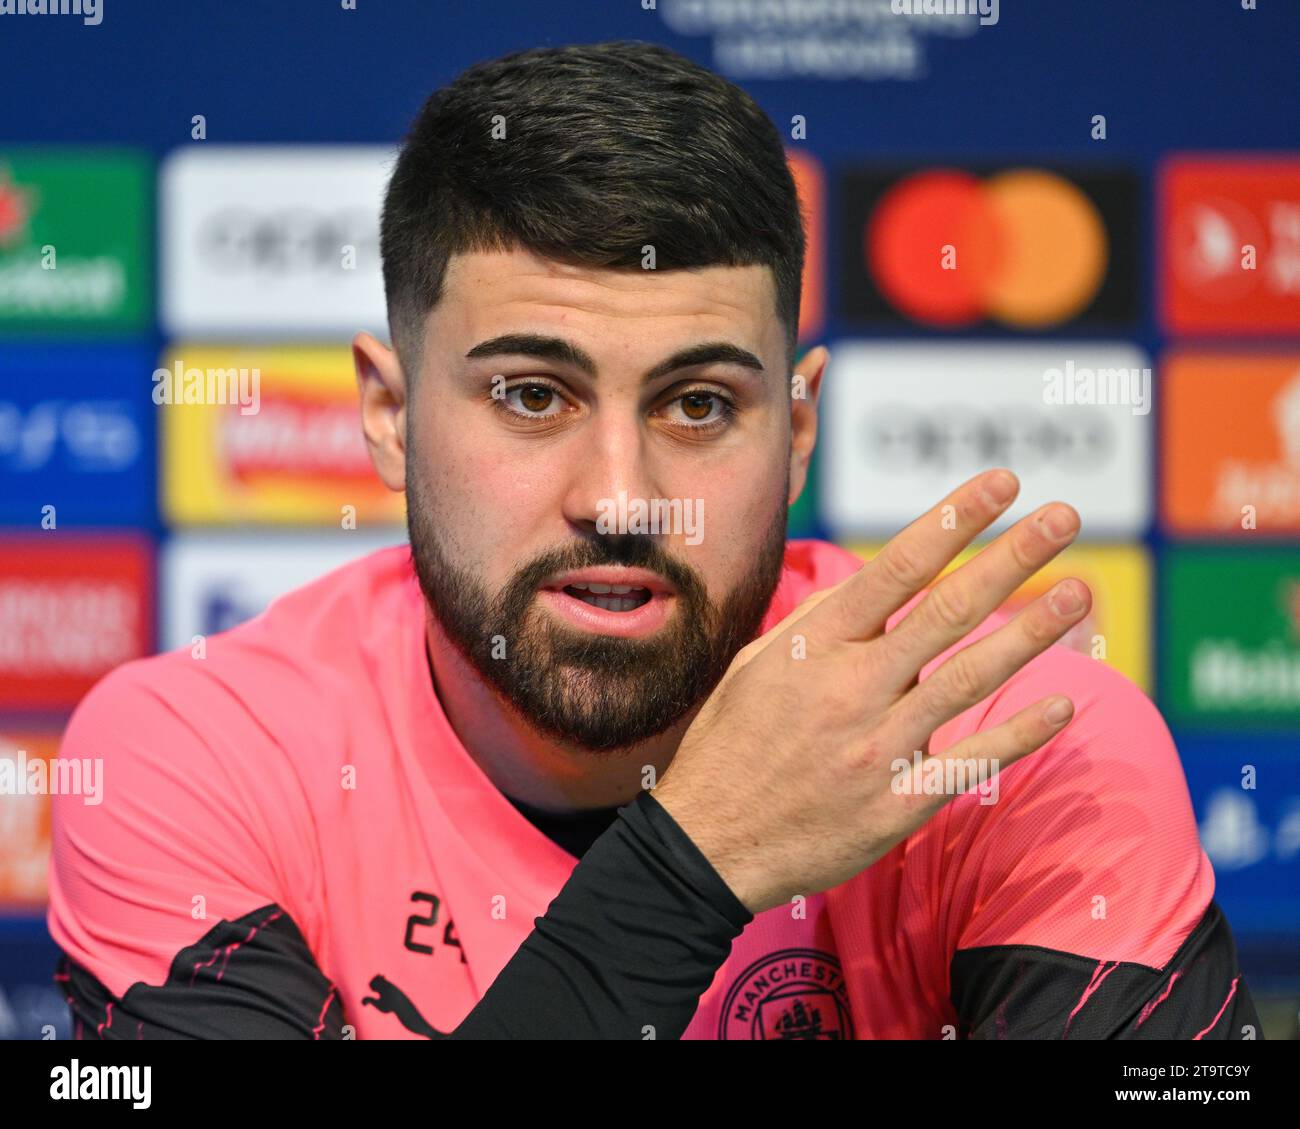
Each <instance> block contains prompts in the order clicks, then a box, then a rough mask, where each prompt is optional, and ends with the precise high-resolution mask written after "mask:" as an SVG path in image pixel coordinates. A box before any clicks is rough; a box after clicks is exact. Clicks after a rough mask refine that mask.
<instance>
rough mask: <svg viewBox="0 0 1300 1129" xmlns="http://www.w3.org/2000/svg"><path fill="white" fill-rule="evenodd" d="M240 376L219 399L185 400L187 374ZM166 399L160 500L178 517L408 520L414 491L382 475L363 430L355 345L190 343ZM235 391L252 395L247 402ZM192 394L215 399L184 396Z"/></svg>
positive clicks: (177, 360)
mask: <svg viewBox="0 0 1300 1129" xmlns="http://www.w3.org/2000/svg"><path fill="white" fill-rule="evenodd" d="M178 372H179V373H182V374H213V373H216V374H226V375H227V376H228V375H229V374H231V373H235V374H238V379H231V380H217V381H214V382H211V383H210V384H209V385H208V387H210V388H215V389H216V390H218V391H220V390H222V389H226V390H228V391H230V392H232V395H231V396H230V397H228V398H227V402H224V403H221V402H211V400H212V397H210V396H205V395H203V394H202V391H203V388H202V385H203V382H202V381H197V382H194V383H188V382H187V383H186V385H185V387H186V390H187V391H192V390H196V389H197V390H198V391H199V393H200V394H199V395H196V396H194V397H192V398H190V397H177V396H176V395H175V393H176V390H177V388H178V387H179V386H180V385H179V384H178V383H177V382H176V380H175V377H176V374H177V373H178ZM155 375H156V376H159V377H160V379H159V380H158V381H157V383H156V384H155V389H156V390H158V391H159V392H160V398H162V396H161V393H162V392H163V391H165V390H166V389H167V387H168V382H169V381H170V388H171V392H172V395H171V396H170V399H171V401H172V402H170V403H163V404H162V405H160V407H159V409H158V410H159V413H160V416H161V419H160V422H159V444H160V448H161V473H162V504H163V512H164V514H165V516H166V517H167V519H168V520H169V521H171V522H173V523H174V524H176V525H227V524H237V523H240V522H256V523H262V522H269V523H279V524H290V525H334V526H337V527H340V528H345V526H344V523H345V522H348V521H353V522H355V525H356V526H357V527H361V528H364V527H367V526H373V525H382V524H389V523H394V522H401V520H402V515H403V514H404V513H405V509H404V499H405V495H404V494H401V493H395V492H394V491H391V490H389V489H388V488H387V487H386V486H385V485H384V484H383V483H382V482H381V481H380V479H379V477H378V475H376V473H375V471H374V468H373V466H372V465H371V463H370V456H369V454H368V452H367V450H366V445H365V439H364V437H363V435H362V432H361V417H360V408H359V405H358V401H357V388H356V378H355V375H354V373H353V368H352V354H351V351H350V350H349V349H348V347H347V346H346V345H338V346H314V347H303V348H289V347H284V346H270V345H268V346H266V347H255V346H231V347H229V348H224V347H221V346H188V345H184V344H178V345H176V346H174V347H173V348H172V349H171V351H170V352H168V353H167V354H166V356H164V358H163V360H162V362H161V365H160V367H159V369H158V371H157V372H156V373H155ZM236 387H237V388H238V391H239V392H240V393H241V394H242V393H244V392H247V391H251V392H253V393H254V394H253V395H251V396H247V397H244V398H243V399H238V398H236V397H235V396H234V395H233V392H234V391H235V389H236ZM184 399H193V400H195V401H202V400H205V399H206V400H208V401H209V402H183V401H184Z"/></svg>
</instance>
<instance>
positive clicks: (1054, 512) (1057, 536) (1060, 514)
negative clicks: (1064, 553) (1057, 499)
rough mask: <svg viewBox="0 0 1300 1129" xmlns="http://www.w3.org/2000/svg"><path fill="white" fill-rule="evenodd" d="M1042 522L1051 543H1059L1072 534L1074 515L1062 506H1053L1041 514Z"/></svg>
mask: <svg viewBox="0 0 1300 1129" xmlns="http://www.w3.org/2000/svg"><path fill="white" fill-rule="evenodd" d="M1042 520H1043V524H1044V525H1045V526H1047V532H1048V533H1049V534H1051V537H1052V540H1053V541H1060V540H1061V539H1062V538H1065V537H1068V536H1069V535H1070V534H1071V533H1073V532H1074V515H1073V514H1071V513H1070V511H1069V510H1067V509H1066V508H1065V507H1064V506H1053V507H1052V508H1051V509H1050V510H1047V511H1046V512H1045V513H1044V514H1043V519H1042Z"/></svg>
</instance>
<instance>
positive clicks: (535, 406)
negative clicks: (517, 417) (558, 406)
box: [519, 384, 555, 412]
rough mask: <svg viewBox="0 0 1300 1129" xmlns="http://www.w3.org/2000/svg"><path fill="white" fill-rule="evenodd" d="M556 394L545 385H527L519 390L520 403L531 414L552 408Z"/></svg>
mask: <svg viewBox="0 0 1300 1129" xmlns="http://www.w3.org/2000/svg"><path fill="white" fill-rule="evenodd" d="M554 399H555V393H554V392H552V391H551V390H550V389H549V388H547V387H546V386H545V385H544V384H527V385H525V386H524V387H523V388H521V389H519V403H520V404H522V405H523V406H524V407H525V408H527V409H528V410H529V411H530V412H544V411H546V409H547V408H549V407H550V406H551V401H552V400H554Z"/></svg>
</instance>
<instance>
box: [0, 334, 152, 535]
mask: <svg viewBox="0 0 1300 1129" xmlns="http://www.w3.org/2000/svg"><path fill="white" fill-rule="evenodd" d="M152 368H153V362H152V359H151V358H150V357H149V355H148V354H147V353H145V352H144V351H143V350H126V349H107V348H105V349H94V350H90V349H30V348H23V347H11V348H8V349H5V350H4V351H3V352H0V522H3V523H5V524H7V525H13V526H28V527H30V528H31V529H32V530H36V529H39V528H40V527H41V524H42V522H44V523H45V524H46V525H47V526H48V524H49V521H50V520H51V519H52V520H54V521H55V522H56V523H57V525H56V527H57V526H63V525H112V524H132V523H137V524H145V523H148V522H150V521H152V519H153V511H154V409H153V404H152V403H151V402H150V400H149V373H150V372H151V371H152ZM50 506H52V507H54V509H53V511H52V512H51V511H49V510H47V509H46V507H50Z"/></svg>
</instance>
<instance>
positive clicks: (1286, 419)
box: [1160, 351, 1300, 537]
mask: <svg viewBox="0 0 1300 1129" xmlns="http://www.w3.org/2000/svg"><path fill="white" fill-rule="evenodd" d="M1160 387H1161V395H1162V398H1163V410H1162V411H1161V413H1160V421H1161V422H1160V427H1161V444H1160V447H1161V453H1162V461H1163V463H1164V466H1163V473H1162V475H1161V481H1162V487H1161V499H1162V500H1161V515H1162V519H1163V521H1164V524H1165V526H1166V527H1167V528H1168V529H1169V530H1170V531H1171V532H1173V533H1177V534H1193V535H1195V534H1201V535H1206V534H1208V535H1228V534H1234V535H1240V536H1242V537H1250V536H1258V535H1259V534H1266V535H1267V534H1281V535H1284V536H1286V535H1289V536H1295V535H1296V534H1300V352H1295V353H1285V354H1272V355H1270V354H1263V353H1246V352H1239V351H1238V352H1203V351H1178V352H1175V353H1173V354H1172V355H1170V356H1169V357H1167V358H1166V360H1165V363H1164V365H1163V366H1162V368H1161V378H1160Z"/></svg>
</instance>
